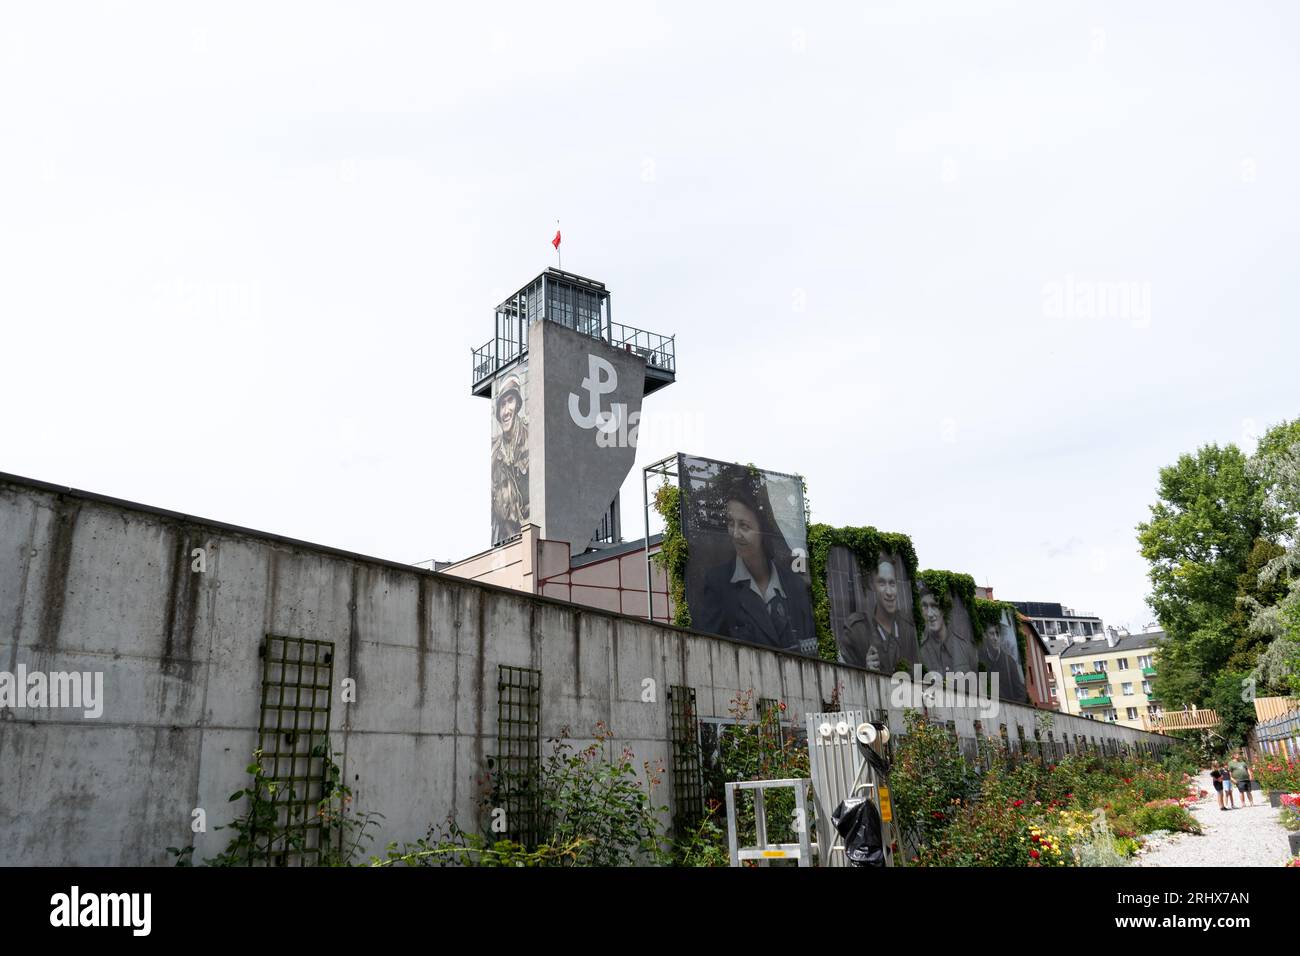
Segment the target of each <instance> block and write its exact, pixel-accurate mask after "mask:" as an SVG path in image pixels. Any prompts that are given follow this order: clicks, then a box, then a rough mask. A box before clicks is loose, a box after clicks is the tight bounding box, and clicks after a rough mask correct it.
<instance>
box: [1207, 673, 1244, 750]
mask: <svg viewBox="0 0 1300 956" xmlns="http://www.w3.org/2000/svg"><path fill="white" fill-rule="evenodd" d="M1249 677H1250V674H1249V673H1248V672H1246V671H1227V672H1225V673H1222V674H1219V675H1218V676H1216V677H1215V678H1214V679H1213V680H1212V681H1210V687H1209V690H1208V691H1207V693H1206V695H1205V703H1206V706H1208V707H1209V708H1211V709H1212V710H1214V711H1215V712H1216V713H1217V714H1218V715H1219V726H1218V728H1217V732H1218V733H1219V734H1220V735H1221V736H1222V737H1223V740H1224V742H1225V743H1226V744H1227V746H1228V747H1229V748H1233V747H1240V746H1241V745H1242V744H1244V743H1245V742H1246V734H1247V733H1249V732H1250V728H1251V727H1254V726H1255V705H1254V702H1253V700H1251V699H1250V698H1249V697H1248V696H1247V695H1245V694H1243V689H1244V686H1245V682H1246V680H1247V678H1249ZM1243 697H1247V699H1245V700H1243V699H1242V698H1243Z"/></svg>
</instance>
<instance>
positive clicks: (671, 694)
mask: <svg viewBox="0 0 1300 956" xmlns="http://www.w3.org/2000/svg"><path fill="white" fill-rule="evenodd" d="M668 707H669V727H668V731H669V735H670V738H671V740H672V747H673V753H672V760H673V767H672V771H673V774H672V783H673V828H674V830H676V832H677V833H678V835H679V836H680V835H683V834H685V833H688V832H689V831H691V830H693V829H694V828H695V827H696V826H698V825H699V822H700V820H701V819H702V818H703V817H704V776H703V772H702V768H701V766H700V722H699V718H698V717H697V716H696V710H695V688H694V687H684V686H681V685H679V684H674V685H673V686H672V687H670V688H669V689H668Z"/></svg>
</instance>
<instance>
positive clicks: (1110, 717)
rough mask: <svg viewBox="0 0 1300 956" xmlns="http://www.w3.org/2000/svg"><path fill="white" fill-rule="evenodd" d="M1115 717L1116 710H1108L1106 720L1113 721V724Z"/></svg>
mask: <svg viewBox="0 0 1300 956" xmlns="http://www.w3.org/2000/svg"><path fill="white" fill-rule="evenodd" d="M1115 717H1116V714H1115V711H1114V710H1108V711H1106V720H1107V721H1108V722H1110V723H1112V724H1113V723H1115Z"/></svg>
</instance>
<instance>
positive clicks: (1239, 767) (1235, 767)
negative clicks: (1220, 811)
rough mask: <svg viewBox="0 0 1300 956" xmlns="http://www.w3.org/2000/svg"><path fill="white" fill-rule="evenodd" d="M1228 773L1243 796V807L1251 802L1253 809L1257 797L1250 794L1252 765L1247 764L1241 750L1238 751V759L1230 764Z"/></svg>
mask: <svg viewBox="0 0 1300 956" xmlns="http://www.w3.org/2000/svg"><path fill="white" fill-rule="evenodd" d="M1228 772H1229V773H1230V774H1231V775H1232V782H1233V783H1235V784H1236V785H1237V792H1238V793H1240V794H1241V795H1242V798H1243V799H1242V802H1241V803H1242V806H1245V805H1246V801H1247V800H1249V801H1250V805H1251V806H1252V807H1253V806H1254V805H1255V795H1254V794H1253V793H1251V792H1250V790H1251V787H1250V781H1251V773H1250V764H1248V763H1246V757H1245V755H1244V754H1243V753H1242V752H1241V751H1240V750H1238V751H1237V756H1236V759H1234V760H1233V761H1232V762H1230V763H1229V764H1228Z"/></svg>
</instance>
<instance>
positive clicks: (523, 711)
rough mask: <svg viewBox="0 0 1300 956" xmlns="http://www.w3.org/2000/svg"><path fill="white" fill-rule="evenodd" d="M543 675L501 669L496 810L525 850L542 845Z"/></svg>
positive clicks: (526, 669)
mask: <svg viewBox="0 0 1300 956" xmlns="http://www.w3.org/2000/svg"><path fill="white" fill-rule="evenodd" d="M541 724H542V672H541V671H540V670H534V669H533V668H530V667H511V666H510V665H508V664H498V665H497V752H496V754H495V758H494V759H495V763H496V766H495V768H494V769H495V770H496V784H497V786H496V794H495V798H496V800H497V805H498V806H499V807H500V808H502V809H504V810H505V812H506V830H507V832H508V833H509V834H510V836H511V837H512V838H513V839H514V840H516V841H517V842H519V843H522V844H523V845H525V846H528V847H532V846H536V845H537V843H538V842H539V841H540V840H541V832H540V831H541V823H542V819H541V818H542V803H541V798H542V794H541V788H540V786H539V784H540V775H541V768H542V743H541Z"/></svg>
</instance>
